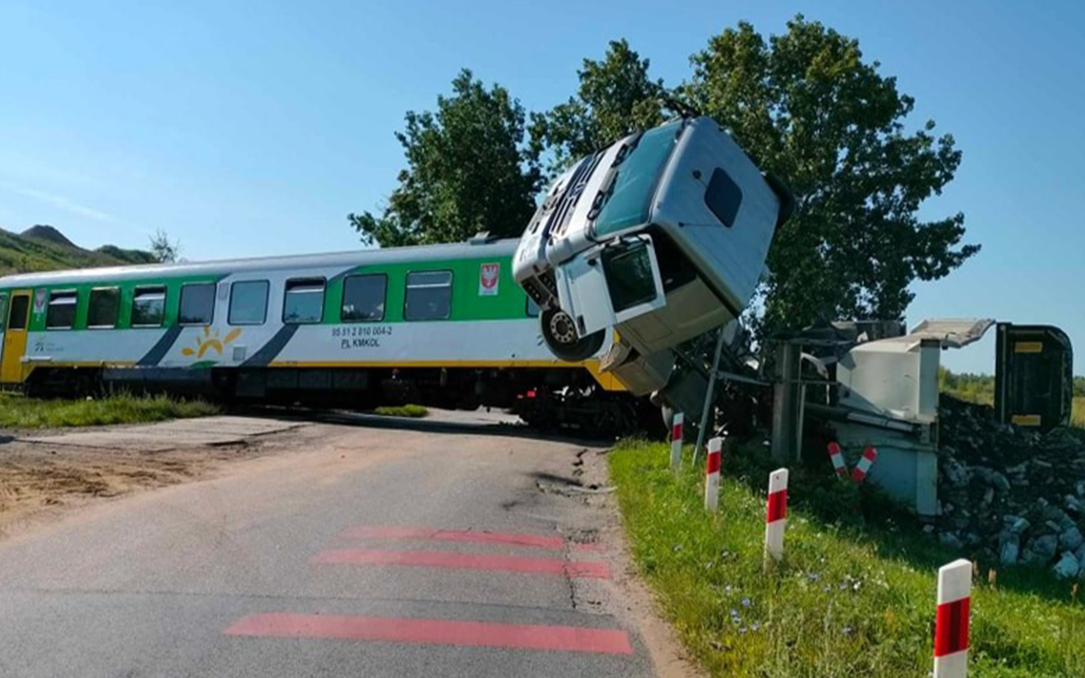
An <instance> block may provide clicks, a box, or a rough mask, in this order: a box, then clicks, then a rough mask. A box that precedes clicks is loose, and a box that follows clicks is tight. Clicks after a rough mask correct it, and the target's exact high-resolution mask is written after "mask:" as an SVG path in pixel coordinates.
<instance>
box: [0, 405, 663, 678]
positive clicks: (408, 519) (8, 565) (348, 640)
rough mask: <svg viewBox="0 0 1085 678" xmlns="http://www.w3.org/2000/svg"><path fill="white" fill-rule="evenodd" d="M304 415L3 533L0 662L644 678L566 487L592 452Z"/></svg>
mask: <svg viewBox="0 0 1085 678" xmlns="http://www.w3.org/2000/svg"><path fill="white" fill-rule="evenodd" d="M304 430H305V434H304V435H297V436H296V440H297V449H294V450H291V451H287V452H282V453H277V454H275V455H271V456H267V457H263V458H259V459H254V460H249V461H244V462H239V463H237V464H235V465H233V466H231V467H230V468H229V469H228V470H227V471H226V472H225V474H224V475H222V476H220V477H217V478H214V479H211V480H205V481H200V482H193V483H189V484H184V485H177V486H173V487H168V488H164V489H160V490H155V491H150V492H145V493H142V494H137V495H134V496H130V497H126V498H121V499H117V500H111V501H108V502H103V503H100V504H96V505H92V506H88V507H85V508H84V509H80V510H79V511H78V512H73V513H71V514H70V515H68V516H67V517H65V518H63V519H61V520H59V521H57V522H54V523H51V524H46V525H42V526H38V527H36V528H35V529H33V530H32V531H29V532H28V533H26V534H21V535H17V536H15V537H12V538H9V539H6V540H4V541H0V675H2V676H5V677H6V676H41V677H43V678H45V677H48V678H54V677H56V676H80V677H81V678H86V677H91V676H110V677H114V676H116V677H120V676H126V677H129V676H131V677H134V676H261V677H267V676H292V677H293V676H340V675H343V676H346V675H351V676H358V675H363V676H397V678H408V677H412V676H419V677H421V676H502V677H506V676H523V677H528V676H577V675H585V676H597V677H605V676H615V677H617V676H646V675H654V673H653V667H652V662H651V659H650V657H649V655H648V652H647V650H646V646H645V644H644V642H643V641H642V639H641V636H640V634H639V633H638V630H637V628H636V622H635V621H633V617H631V616H630V615H629V614H628V613H626V612H625V610H626V608H627V607H628V605H627V601H625V600H623V597H622V593H621V591H620V587H618V586H616V585H615V583H614V581H613V579H612V575H613V574H615V570H614V568H615V567H620V565H619V564H618V563H617V562H616V561H615V555H614V552H613V549H612V548H611V546H612V545H610V544H608V543H607V538H608V537H607V533H606V532H605V531H604V532H600V527H601V526H603V525H605V524H606V516H604V515H603V513H604V511H603V510H602V509H600V508H599V507H598V506H593V505H591V502H590V501H586V498H590V497H591V496H592V495H590V494H588V495H584V494H582V493H580V492H579V491H577V490H576V489H575V488H573V490H571V491H570V490H569V488H568V487H566V486H565V484H564V482H563V480H562V478H572V477H573V474H574V472H575V471H576V470H577V469H578V468H583V466H582V465H581V461H580V456H582V455H583V451H584V450H585V449H586V448H585V447H584V445H581V444H576V443H570V442H556V441H546V440H537V439H533V438H532V437H530V436H528V435H526V434H522V433H520V432H519V430H517V429H511V428H509V427H487V426H486V425H484V424H480V423H479V422H474V421H471V422H459V423H454V424H439V423H438V424H434V423H422V424H418V425H408V428H397V427H396V426H395V425H390V424H388V423H387V422H381V423H379V424H377V423H376V422H373V421H371V420H360V421H358V422H348V423H342V424H329V423H323V424H315V425H311V426H307V427H305V428H304ZM540 487H541V488H543V489H540ZM600 534H602V539H601V542H600V543H595V544H588V545H584V544H583V543H581V542H592V541H599V536H600ZM611 536H613V534H612V533H611Z"/></svg>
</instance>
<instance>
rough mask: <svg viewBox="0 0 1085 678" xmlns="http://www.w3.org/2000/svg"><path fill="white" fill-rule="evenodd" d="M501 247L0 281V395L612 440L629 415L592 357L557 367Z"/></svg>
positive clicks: (481, 243) (623, 398) (508, 249)
mask: <svg viewBox="0 0 1085 678" xmlns="http://www.w3.org/2000/svg"><path fill="white" fill-rule="evenodd" d="M516 244H517V241H516V240H504V241H492V240H484V239H479V240H474V241H472V242H470V243H465V244H452V245H432V246H422V247H404V248H392V249H374V250H360V251H353V252H344V253H336V254H318V255H300V256H286V257H269V258H254V259H238V260H230V261H215V262H205V263H181V264H165V265H147V266H126V267H118V268H99V269H82V270H73V271H56V272H47V273H32V274H23V275H14V276H8V277H4V278H0V321H2V322H3V328H2V330H3V340H2V346H3V353H2V354H0V384H2V385H3V386H4V387H7V388H11V387H18V388H21V389H24V390H25V391H27V392H28V393H31V394H59V395H78V394H82V393H85V392H91V391H94V390H98V389H101V388H107V389H108V388H117V387H123V388H129V389H135V390H151V391H172V392H177V393H185V394H191V393H200V394H204V395H211V396H217V397H220V398H223V399H225V400H229V401H257V402H260V401H271V402H287V403H303V404H314V405H333V406H337V407H359V408H364V407H369V406H372V405H375V404H381V403H391V402H404V401H412V402H420V403H423V404H432V405H440V406H446V407H460V408H467V409H473V408H475V407H478V406H480V405H485V406H498V407H517V408H518V409H519V410H521V412H522V413H523V415H524V417H525V418H526V419H528V420H529V421H530V420H532V419H534V420H536V421H539V423H542V421H540V420H552V421H555V422H557V421H565V422H568V421H572V423H581V424H582V425H586V424H587V423H588V422H591V425H592V426H593V427H597V426H599V425H601V424H603V423H604V422H613V423H614V425H615V428H622V427H625V428H628V426H629V423H630V422H629V421H628V420H629V418H631V417H632V418H633V419H636V418H638V417H639V416H640V412H638V411H637V408H638V407H639V405H637V404H635V401H634V400H633V399H632V398H631V397H629V396H628V395H627V394H626V393H625V391H624V390H623V389H622V387H621V386H620V385H618V384H617V383H616V382H615V381H614V380H613V379H611V378H610V377H608V376H607V375H604V374H601V373H600V371H599V360H598V356H596V357H592V358H589V359H588V360H585V361H582V362H579V363H567V362H561V361H559V360H557V359H556V358H555V357H554V356H553V354H552V353H551V352H550V351H549V350H548V349H547V347H546V346H545V345H544V343H543V340H542V337H541V336H540V331H539V324H538V320H537V319H536V317H535V316H536V315H537V308H536V307H535V306H534V304H533V302H531V301H529V299H528V297H527V296H526V295H525V293H524V292H523V290H522V289H521V288H520V287H519V286H518V285H517V284H516V282H515V281H514V280H513V277H512V265H511V259H512V255H513V253H514V251H515V249H516ZM608 347H609V342H607V345H604V346H603V348H602V351H605V350H606V349H607V348H608ZM600 408H601V409H600ZM600 417H603V419H602V420H601V419H600ZM618 419H620V420H624V421H622V422H621V423H619V422H618V421H616V420H618ZM577 420H579V421H577Z"/></svg>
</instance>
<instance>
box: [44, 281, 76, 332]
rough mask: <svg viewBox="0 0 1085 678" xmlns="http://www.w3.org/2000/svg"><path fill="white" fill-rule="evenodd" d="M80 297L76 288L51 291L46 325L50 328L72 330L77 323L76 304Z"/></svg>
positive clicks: (46, 313)
mask: <svg viewBox="0 0 1085 678" xmlns="http://www.w3.org/2000/svg"><path fill="white" fill-rule="evenodd" d="M78 300H79V298H78V297H77V296H76V293H75V290H63V291H59V290H58V291H54V292H50V293H49V309H48V310H47V311H46V312H45V327H46V329H50V330H70V329H71V328H72V325H74V324H75V305H76V302H77V301H78Z"/></svg>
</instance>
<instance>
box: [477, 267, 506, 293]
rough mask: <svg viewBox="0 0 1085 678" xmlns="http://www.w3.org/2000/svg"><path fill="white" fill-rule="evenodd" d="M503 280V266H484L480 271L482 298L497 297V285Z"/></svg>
mask: <svg viewBox="0 0 1085 678" xmlns="http://www.w3.org/2000/svg"><path fill="white" fill-rule="evenodd" d="M500 278H501V264H483V265H482V266H480V267H479V269H478V294H479V296H480V297H491V296H496V295H497V283H498V280H499V279H500Z"/></svg>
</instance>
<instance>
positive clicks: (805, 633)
mask: <svg viewBox="0 0 1085 678" xmlns="http://www.w3.org/2000/svg"><path fill="white" fill-rule="evenodd" d="M757 447H759V446H757ZM689 453H690V450H689V449H688V448H687V450H686V457H685V460H684V464H683V467H682V468H683V472H682V473H680V474H679V475H678V477H675V476H673V475H672V474H671V473H670V471H669V469H668V468H667V464H668V462H667V460H668V456H669V455H668V450H667V446H666V445H662V444H656V443H645V442H639V441H626V442H623V443H621V444H619V445H618V447H617V448H616V449H615V450H614V452H613V453H612V454H611V455H610V471H611V477H612V480H613V482H614V483H615V484H616V485H617V487H618V497H619V502H620V505H621V511H622V516H623V520H624V523H625V527H626V531H627V533H628V535H629V540H630V543H631V546H632V549H633V553H634V556H635V558H636V561H637V564H638V567H639V569H640V571H641V573H642V574H643V575H644V576H645V578H646V579H647V581H648V582H649V584H650V586H651V587H652V588H653V589H654V591H655V593H656V595H657V597H658V599H659V601H660V603H661V606H662V609H663V611H664V614H665V615H666V616H667V617H668V619H669V621H670V622H671V623H672V624H673V625H674V627H675V629H676V630H677V633H678V634H679V636H680V637H681V639H682V641H683V643H684V644H685V645H686V647H687V648H688V649H689V651H690V652H691V653H692V654H693V655H694V656H695V657H697V659H698V660H699V661H700V662H701V664H702V666H704V667H705V669H706V670H707V671H708V673H709V674H710V675H712V676H726V677H727V678H743V677H746V676H763V677H772V678H793V677H794V678H797V677H803V678H807V677H809V678H814V677H818V678H822V677H829V676H885V677H887V678H888V677H893V678H897V677H900V676H927V675H929V673H930V670H931V665H932V664H931V654H932V647H933V645H932V640H931V638H932V624H933V621H934V608H935V603H934V601H935V587H936V585H935V580H936V570H937V567H938V565H941V564H945V563H947V562H950V561H951V560H953V559H954V558H955V557H956V556H955V555H954V554H953V553H952V552H949V551H946V550H945V549H943V548H942V547H941V546H939V545H938V544H937V542H935V541H934V540H933V539H930V538H928V537H926V536H925V535H923V534H922V533H921V532H919V531H918V526H917V525H915V524H913V523H910V519H909V518H908V517H907V516H906V515H903V514H900V513H899V512H898V511H896V510H895V509H894V508H893V507H892V506H891V505H889V504H888V503H887V502H886V501H885V500H884V499H882V498H881V497H880V496H879V495H877V494H876V492H874V491H872V490H868V489H866V488H864V489H863V490H858V489H856V488H855V487H854V486H852V485H851V484H850V483H843V482H836V481H835V480H833V479H830V478H828V477H825V474H821V473H818V474H813V473H805V472H803V471H802V470H801V469H795V470H793V471H792V477H791V482H790V485H791V487H790V490H789V495H790V507H789V512H790V516H789V521H788V523H789V524H788V529H787V539H786V548H787V554H786V558H785V560H784V562H783V563H781V564H780V565H778V566H776V567H775V568H774V570H773V572H772V573H771V574H766V573H765V572H764V569H763V560H762V548H763V539H764V519H765V497H764V490H758V489H757V488H759V487H760V486H761V485H762V484H763V483H766V482H767V479H768V473H767V470H768V466H767V461H766V460H765V459H764V457H766V456H767V455H766V454H765V453H764V452H763V451H762V450H760V449H754V448H746V449H744V450H740V451H737V452H735V451H729V452H728V453H726V454H725V458H724V468H725V470H727V471H728V472H729V473H731V475H730V476H729V477H725V478H724V479H723V483H722V488H721V494H720V512H719V513H718V514H717V515H716V516H714V517H711V516H708V515H706V514H705V512H704V509H703V498H702V490H701V485H702V484H703V476H702V475H701V474H700V473H694V472H693V471H691V470H690V467H689ZM981 572H982V575H980V576H978V577H977V582H976V584H975V588H974V590H973V597H972V655H971V670H970V673H969V675H970V676H973V677H980V678H1011V677H1012V678H1017V677H1022V678H1023V677H1025V676H1030V677H1036V676H1059V677H1066V678H1069V677H1071V676H1073V677H1077V678H1080V677H1081V676H1085V605H1083V604H1082V602H1081V601H1080V600H1079V599H1078V597H1077V594H1076V589H1072V588H1071V584H1068V583H1064V582H1056V581H1054V580H1051V579H1050V578H1049V577H1048V576H1047V575H1046V573H1043V572H1031V571H1027V570H1018V569H1013V570H1007V571H1006V572H1000V573H997V575H996V577H995V582H994V584H993V585H992V584H991V583H989V581H988V579H987V577H988V571H987V570H986V569H983V568H981Z"/></svg>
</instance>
